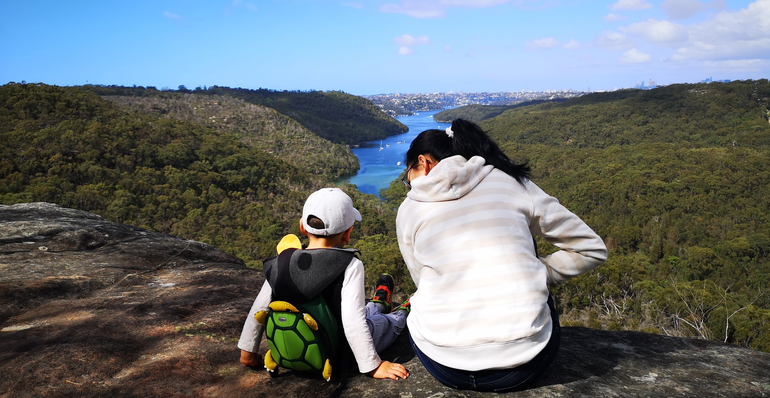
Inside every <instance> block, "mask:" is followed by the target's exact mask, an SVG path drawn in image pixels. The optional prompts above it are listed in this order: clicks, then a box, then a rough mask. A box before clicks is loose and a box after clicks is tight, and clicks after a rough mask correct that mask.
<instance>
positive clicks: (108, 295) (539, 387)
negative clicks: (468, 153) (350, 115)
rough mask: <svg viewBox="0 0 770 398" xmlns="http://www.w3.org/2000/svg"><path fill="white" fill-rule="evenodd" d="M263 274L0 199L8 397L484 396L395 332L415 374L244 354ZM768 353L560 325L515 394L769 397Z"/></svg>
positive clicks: (3, 387) (153, 238) (78, 217)
mask: <svg viewBox="0 0 770 398" xmlns="http://www.w3.org/2000/svg"><path fill="white" fill-rule="evenodd" d="M263 280H264V279H263V277H262V275H261V274H260V273H259V272H257V271H254V270H251V269H248V268H246V267H245V266H244V265H243V263H242V262H241V261H240V260H238V259H237V258H235V257H233V256H231V255H228V254H226V253H224V252H222V251H220V250H218V249H216V248H215V247H212V246H210V245H207V244H204V243H200V242H196V241H191V240H185V239H181V238H176V237H172V236H168V235H162V234H158V233H153V232H149V231H145V230H142V229H140V228H135V227H130V226H126V225H122V224H116V223H112V222H109V221H106V220H104V219H103V218H101V217H99V216H97V215H94V214H91V213H87V212H83V211H79V210H73V209H66V208H61V207H59V206H56V205H54V204H49V203H29V204H19V205H13V206H0V397H33V396H34V397H37V396H48V397H66V396H163V397H175V396H179V397H189V396H240V397H261V396H312V397H317V396H333V395H335V396H350V397H376V398H386V397H415V398H416V397H480V396H489V394H483V393H474V392H467V391H457V390H452V389H449V388H446V387H444V386H443V385H441V384H440V383H438V382H436V381H435V380H434V379H433V378H432V377H431V376H430V375H429V374H428V373H427V372H426V371H425V369H424V368H423V367H422V366H421V364H420V362H419V360H418V359H417V358H416V357H415V356H414V353H413V352H412V351H411V348H410V346H409V343H408V339H406V338H405V336H402V338H401V339H399V341H398V342H397V343H396V344H395V345H394V346H393V347H391V348H390V349H389V350H388V351H387V352H386V353H385V354H384V355H383V357H385V358H387V359H390V360H397V361H399V362H404V363H405V364H406V366H407V368H408V369H409V371H410V373H411V376H410V377H409V378H408V379H407V380H402V381H391V380H374V379H371V378H369V377H367V376H363V375H356V376H354V377H351V379H350V380H349V383H348V385H347V387H346V388H344V389H343V388H339V387H338V386H337V385H334V384H331V383H326V382H324V381H321V380H318V379H316V378H309V377H304V376H302V375H296V374H293V373H291V372H284V373H282V374H281V375H280V376H279V377H277V378H272V379H271V378H270V377H269V376H268V375H267V373H266V372H265V371H263V370H253V369H249V368H244V367H242V366H241V365H240V364H239V363H238V357H239V351H238V348H237V347H236V342H237V339H238V336H239V335H240V331H241V326H242V324H243V321H244V319H245V317H246V316H247V313H248V310H249V308H250V306H251V303H252V301H253V299H254V297H256V295H257V293H258V290H259V287H260V286H261V285H262V282H263ZM767 369H770V354H768V353H763V352H758V351H753V350H750V349H747V348H742V347H737V346H732V345H726V344H720V343H715V342H710V341H704V340H691V339H679V338H672V337H665V336H659V335H654V334H645V333H638V332H609V331H599V330H592V329H584V328H564V329H563V340H562V344H561V350H560V353H559V356H558V358H557V359H556V361H555V362H554V364H553V365H552V366H551V369H550V370H549V372H548V374H546V375H545V376H544V377H543V378H541V379H540V380H539V381H538V383H537V384H536V385H535V386H534V387H533V388H531V389H529V390H526V391H520V392H515V393H509V394H505V395H506V396H512V397H535V396H537V397H555V396H559V397H584V396H609V397H640V396H642V397H669V396H685V397H687V396H692V397H712V396H713V397H717V396H730V397H762V396H770V372H768V371H767Z"/></svg>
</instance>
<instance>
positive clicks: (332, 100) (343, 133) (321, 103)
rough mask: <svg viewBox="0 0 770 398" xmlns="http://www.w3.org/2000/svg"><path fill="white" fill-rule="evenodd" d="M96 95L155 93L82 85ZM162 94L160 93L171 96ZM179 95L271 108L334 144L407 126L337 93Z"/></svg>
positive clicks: (214, 90) (216, 90)
mask: <svg viewBox="0 0 770 398" xmlns="http://www.w3.org/2000/svg"><path fill="white" fill-rule="evenodd" d="M83 88H85V89H88V90H91V91H93V92H95V93H97V94H99V95H120V96H157V95H158V93H159V92H158V90H156V89H154V88H147V89H145V88H143V87H121V86H84V87H83ZM172 92H173V91H162V92H161V93H172ZM179 92H182V93H194V94H203V95H212V96H227V97H232V98H237V99H241V100H243V101H246V102H248V103H251V104H255V105H261V106H266V107H268V108H272V109H275V110H276V111H278V112H280V113H281V114H283V115H285V116H288V117H290V118H291V119H294V120H296V121H297V122H298V123H300V124H301V125H302V126H304V127H305V128H306V129H308V130H310V131H312V132H313V133H315V134H317V135H319V136H320V137H323V138H325V139H327V140H329V141H332V142H335V143H338V144H347V145H355V144H360V143H363V142H366V141H374V140H380V139H383V138H385V137H387V136H390V135H395V134H401V133H405V132H406V131H407V127H406V126H404V125H403V124H402V123H400V122H399V121H397V120H396V119H394V118H392V117H390V116H388V115H387V114H386V113H385V112H383V111H381V110H380V109H379V108H377V107H376V106H374V105H373V104H372V103H371V101H369V100H367V99H364V98H361V97H356V96H354V95H350V94H346V93H343V92H340V91H328V92H324V91H276V90H268V89H259V90H250V89H244V88H229V87H219V86H212V87H208V88H205V89H204V88H200V87H199V88H197V89H195V90H194V91H191V90H187V89H185V88H184V87H180V90H179Z"/></svg>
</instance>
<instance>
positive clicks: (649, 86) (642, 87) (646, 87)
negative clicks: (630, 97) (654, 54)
mask: <svg viewBox="0 0 770 398" xmlns="http://www.w3.org/2000/svg"><path fill="white" fill-rule="evenodd" d="M658 87H660V86H659V85H658V83H655V81H654V80H652V79H650V80H649V81H648V83H647V84H644V80H642V81H640V82H637V83H636V86H634V88H637V89H640V90H652V89H653V88H658Z"/></svg>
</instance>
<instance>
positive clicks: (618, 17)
mask: <svg viewBox="0 0 770 398" xmlns="http://www.w3.org/2000/svg"><path fill="white" fill-rule="evenodd" d="M621 19H626V18H625V17H623V16H621V15H618V14H615V13H610V14H607V15H605V16H604V20H605V21H607V22H615V21H620V20H621Z"/></svg>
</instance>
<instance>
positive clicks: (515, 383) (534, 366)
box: [409, 297, 561, 392]
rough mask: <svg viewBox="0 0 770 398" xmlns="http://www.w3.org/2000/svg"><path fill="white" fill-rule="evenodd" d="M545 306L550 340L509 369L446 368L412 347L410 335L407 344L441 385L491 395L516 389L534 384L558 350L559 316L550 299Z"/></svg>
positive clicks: (559, 335)
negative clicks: (547, 309)
mask: <svg viewBox="0 0 770 398" xmlns="http://www.w3.org/2000/svg"><path fill="white" fill-rule="evenodd" d="M548 307H549V308H550V309H551V320H552V322H553V330H552V332H551V339H550V340H549V341H548V344H546V346H545V348H544V349H543V351H541V352H540V353H539V354H537V356H535V357H534V358H532V360H531V361H529V362H527V363H525V364H523V365H519V366H517V367H515V368H511V369H491V370H478V371H467V370H460V369H454V368H450V367H447V366H444V365H442V364H440V363H438V362H436V361H434V360H432V359H430V358H428V356H427V355H425V354H424V353H423V352H422V351H420V349H419V348H417V345H415V344H414V340H412V336H409V341H410V342H411V343H412V348H414V353H415V354H416V355H417V357H418V358H420V362H422V364H423V366H425V369H427V370H428V373H430V374H431V375H433V377H435V378H436V380H438V381H440V382H441V383H442V384H444V385H447V386H449V387H452V388H456V389H458V390H475V391H493V392H507V391H513V390H519V389H522V388H524V387H526V386H527V385H529V384H530V383H532V382H534V381H535V380H537V378H538V377H540V376H541V375H542V374H543V373H545V371H546V369H548V366H550V365H551V363H552V362H553V360H554V359H555V358H556V353H557V352H558V351H559V343H560V341H561V326H560V325H559V314H557V313H556V308H554V304H553V299H552V298H551V297H548Z"/></svg>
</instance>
